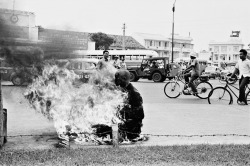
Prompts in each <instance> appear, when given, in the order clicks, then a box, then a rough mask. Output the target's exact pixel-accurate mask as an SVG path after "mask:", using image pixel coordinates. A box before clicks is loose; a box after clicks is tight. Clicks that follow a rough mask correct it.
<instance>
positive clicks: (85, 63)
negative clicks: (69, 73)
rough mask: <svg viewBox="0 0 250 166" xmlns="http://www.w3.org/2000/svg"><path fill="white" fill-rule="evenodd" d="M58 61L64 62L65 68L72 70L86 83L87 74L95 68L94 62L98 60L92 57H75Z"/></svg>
mask: <svg viewBox="0 0 250 166" xmlns="http://www.w3.org/2000/svg"><path fill="white" fill-rule="evenodd" d="M58 61H61V62H64V63H65V67H66V68H67V69H69V70H73V71H74V73H75V74H77V75H79V76H80V79H81V81H83V82H85V83H86V82H88V80H89V76H90V75H91V74H92V73H93V71H94V70H95V69H96V64H97V63H98V61H99V60H98V59H94V58H93V59H92V58H76V59H64V60H58Z"/></svg>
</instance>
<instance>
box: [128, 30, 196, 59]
mask: <svg viewBox="0 0 250 166" xmlns="http://www.w3.org/2000/svg"><path fill="white" fill-rule="evenodd" d="M132 36H133V37H134V38H135V39H136V40H137V41H138V42H139V43H140V44H141V45H143V46H144V47H145V48H146V49H149V50H154V51H156V52H157V53H158V54H159V56H166V57H169V59H170V60H172V35H170V36H169V37H165V36H163V35H157V34H147V33H135V34H133V35H132ZM192 40H193V39H192V38H191V37H183V36H180V35H178V34H174V48H173V58H174V59H176V58H183V57H188V56H189V54H190V53H191V52H194V51H193V46H194V45H193V44H192V43H191V42H192Z"/></svg>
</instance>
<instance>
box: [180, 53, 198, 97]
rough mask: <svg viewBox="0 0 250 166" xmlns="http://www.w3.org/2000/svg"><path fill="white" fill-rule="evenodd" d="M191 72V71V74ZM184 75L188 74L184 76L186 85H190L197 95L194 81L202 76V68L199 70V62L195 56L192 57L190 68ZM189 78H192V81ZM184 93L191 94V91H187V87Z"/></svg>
mask: <svg viewBox="0 0 250 166" xmlns="http://www.w3.org/2000/svg"><path fill="white" fill-rule="evenodd" d="M191 70H192V71H191ZM189 71H191V73H190V72H189ZM187 72H188V73H187ZM184 73H186V74H184V78H185V82H186V84H188V87H190V88H191V89H192V91H193V94H194V95H197V89H196V87H195V85H194V80H196V79H197V78H198V77H199V76H200V68H199V62H198V60H197V59H196V55H195V54H191V55H190V62H189V66H188V67H187V69H186V70H185V71H184ZM189 77H190V80H189ZM184 92H185V93H190V92H189V90H188V89H187V87H185V89H184Z"/></svg>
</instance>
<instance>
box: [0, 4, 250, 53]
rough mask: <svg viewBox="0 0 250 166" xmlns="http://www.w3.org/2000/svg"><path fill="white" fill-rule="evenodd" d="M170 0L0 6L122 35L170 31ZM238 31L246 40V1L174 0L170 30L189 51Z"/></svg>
mask: <svg viewBox="0 0 250 166" xmlns="http://www.w3.org/2000/svg"><path fill="white" fill-rule="evenodd" d="M174 2H175V0H0V7H1V8H8V9H13V4H14V9H16V10H24V11H29V12H34V13H35V15H36V25H40V26H42V27H44V28H53V29H60V30H72V31H81V32H92V33H93V32H103V33H107V34H114V35H122V34H123V30H122V27H123V24H124V23H125V25H126V31H125V33H126V35H128V36H133V34H134V33H137V32H140V33H149V34H160V35H163V36H166V37H168V36H169V35H170V34H171V33H172V23H173V12H172V7H173V4H174ZM232 31H241V33H240V37H241V38H242V41H243V43H244V44H245V48H247V47H248V46H247V45H248V44H250V0H176V2H175V12H174V33H176V34H179V35H180V36H185V37H188V36H189V34H190V37H192V38H193V41H192V43H193V44H194V50H195V51H196V52H199V51H201V50H208V44H209V42H210V41H212V40H214V41H218V42H224V41H227V40H228V39H229V37H230V35H231V32H232Z"/></svg>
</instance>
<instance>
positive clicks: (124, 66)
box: [120, 58, 127, 70]
mask: <svg viewBox="0 0 250 166" xmlns="http://www.w3.org/2000/svg"><path fill="white" fill-rule="evenodd" d="M120 66H121V69H124V70H125V69H127V65H126V62H125V59H124V58H123V59H122V61H121V63H120Z"/></svg>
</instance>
